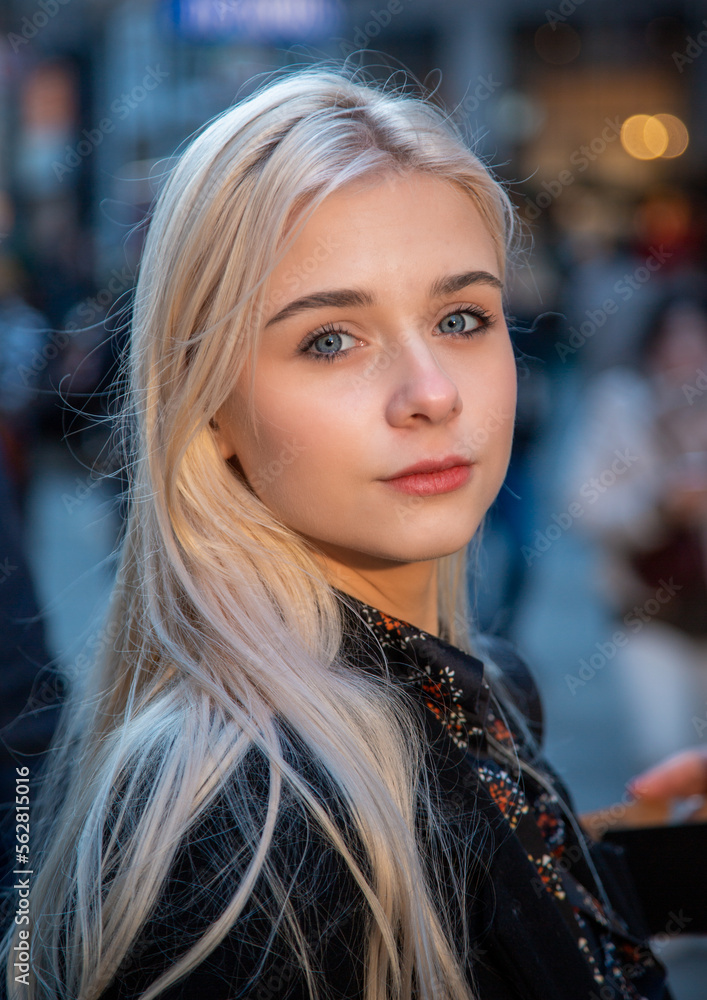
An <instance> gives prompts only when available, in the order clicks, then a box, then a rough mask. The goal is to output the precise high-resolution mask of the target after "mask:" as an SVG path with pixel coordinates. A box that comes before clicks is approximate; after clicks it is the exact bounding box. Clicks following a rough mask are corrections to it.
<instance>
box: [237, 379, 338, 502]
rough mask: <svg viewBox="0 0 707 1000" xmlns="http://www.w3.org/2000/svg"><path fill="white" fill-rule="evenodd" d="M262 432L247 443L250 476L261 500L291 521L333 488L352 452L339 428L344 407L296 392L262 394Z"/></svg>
mask: <svg viewBox="0 0 707 1000" xmlns="http://www.w3.org/2000/svg"><path fill="white" fill-rule="evenodd" d="M260 399H261V403H260V406H259V407H258V411H257V415H256V418H257V424H258V433H257V435H250V436H249V439H248V441H247V442H244V449H243V457H242V458H241V464H242V465H243V468H244V471H245V473H246V476H247V478H248V480H249V482H250V484H251V486H252V487H253V489H254V490H255V492H256V493H257V494H258V496H259V497H260V499H261V500H262V501H263V502H264V503H265V504H266V505H267V506H268V507H270V509H271V510H273V511H274V512H275V513H277V514H279V515H280V516H282V517H283V519H284V520H288V514H294V513H295V512H296V511H298V510H302V509H309V508H310V507H311V506H312V505H313V503H314V500H315V497H318V496H322V495H323V494H325V493H327V492H328V491H329V490H330V488H331V485H332V483H331V479H332V476H331V471H332V469H336V468H337V466H339V465H340V464H341V462H342V459H343V458H344V456H346V455H347V454H348V453H349V450H350V449H349V445H351V444H352V442H347V441H346V440H344V437H345V430H346V428H345V426H337V423H336V418H337V416H339V415H341V413H342V407H341V405H340V401H339V406H336V405H332V407H329V406H327V405H326V404H325V401H323V400H321V399H319V398H313V397H312V396H309V397H303V396H302V394H299V395H298V394H296V393H292V394H290V393H270V394H264V393H261V396H260Z"/></svg>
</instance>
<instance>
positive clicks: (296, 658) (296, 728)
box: [5, 66, 513, 1000]
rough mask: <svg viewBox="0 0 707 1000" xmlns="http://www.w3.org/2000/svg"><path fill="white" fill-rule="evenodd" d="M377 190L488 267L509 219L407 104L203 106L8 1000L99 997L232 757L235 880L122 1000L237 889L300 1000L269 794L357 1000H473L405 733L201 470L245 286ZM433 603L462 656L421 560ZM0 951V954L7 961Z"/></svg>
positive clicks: (330, 96)
mask: <svg viewBox="0 0 707 1000" xmlns="http://www.w3.org/2000/svg"><path fill="white" fill-rule="evenodd" d="M383 171H385V172H389V171H398V172H410V171H422V172H426V173H431V174H434V175H435V176H437V177H440V178H443V179H447V180H449V181H450V182H451V183H454V184H456V185H457V186H458V187H460V188H462V189H463V190H464V191H465V192H466V193H467V194H468V196H469V197H470V198H471V199H472V200H473V202H474V204H475V205H476V207H477V208H478V210H479V211H480V213H481V215H482V218H483V219H484V220H485V222H486V224H487V226H488V230H489V232H490V234H491V235H492V237H493V239H494V241H495V243H496V247H497V251H498V258H499V263H500V266H501V268H503V262H504V260H505V254H506V250H507V247H508V245H509V241H510V239H511V236H512V232H513V211H512V208H511V204H510V201H509V199H508V196H507V194H506V192H505V191H504V189H503V187H502V186H501V184H500V183H499V182H498V181H497V180H495V179H494V177H493V176H492V174H491V172H490V171H489V169H488V168H487V167H486V166H485V165H484V164H483V163H482V162H481V161H480V159H479V158H477V157H476V156H475V155H474V154H473V153H472V152H470V151H469V149H468V148H467V147H466V145H465V143H464V140H463V137H462V136H461V134H460V133H459V132H458V131H457V130H456V128H455V126H454V125H453V124H451V122H450V121H449V120H448V119H447V118H446V116H445V115H444V113H443V112H441V111H440V110H438V109H437V108H436V107H435V106H433V105H432V104H431V103H430V102H426V101H424V100H420V99H418V98H415V97H411V96H409V95H408V94H406V93H402V92H393V91H386V90H385V89H384V88H381V87H378V86H376V85H373V84H371V83H370V82H361V80H359V79H357V78H356V74H355V73H352V72H350V71H347V70H342V69H339V68H336V67H335V68H331V67H326V66H325V67H311V68H306V69H299V70H297V71H295V72H290V73H289V74H286V75H284V76H283V77H282V78H280V79H276V80H275V81H274V82H272V81H271V82H269V83H268V85H267V86H264V87H262V88H261V89H260V90H259V91H258V92H256V93H254V94H253V95H252V96H250V97H249V98H248V99H246V100H244V101H242V102H241V103H239V104H237V105H236V106H234V107H233V108H230V109H229V110H227V111H226V112H225V113H223V114H222V115H220V116H219V117H218V118H216V119H215V120H214V121H212V122H211V123H210V124H208V126H207V127H205V129H204V130H203V131H202V132H201V134H199V135H198V136H197V137H196V138H195V139H194V140H193V141H192V142H191V143H190V145H189V146H188V147H187V149H186V151H185V152H184V153H183V154H182V155H181V157H180V158H179V160H178V162H177V163H176V166H175V167H174V169H173V170H172V171H171V173H170V176H169V178H168V180H167V182H166V183H165V185H164V187H163V189H162V191H161V194H160V196H159V199H158V201H157V203H156V206H155V209H154V213H153V217H152V220H151V224H150V228H149V232H148V235H147V240H146V245H145V249H144V252H143V257H142V262H141V266H140V273H139V280H138V284H137V288H136V295H135V308H134V316H133V329H132V343H131V354H130V361H129V369H130V397H129V404H128V410H127V413H128V418H129V421H130V426H131V448H132V455H131V461H130V466H131V483H130V495H129V512H128V518H127V526H126V531H125V537H124V539H123V542H122V548H121V561H120V565H119V572H118V576H117V581H116V585H115V589H114V593H113V599H112V605H111V609H110V614H109V619H108V622H107V624H106V634H107V635H108V636H110V641H108V642H106V643H105V651H104V653H103V655H102V656H100V657H99V658H98V660H97V662H96V663H95V665H94V666H93V668H92V669H91V670H90V671H89V672H88V673H87V674H86V676H85V678H84V680H83V682H82V683H81V684H79V683H77V684H76V686H75V687H76V690H75V691H74V693H73V699H72V702H71V704H70V705H69V707H68V709H67V711H66V713H65V716H64V722H63V726H62V729H61V731H60V735H59V737H58V739H57V743H56V747H55V751H54V761H53V765H52V769H51V773H50V775H49V776H48V780H47V788H46V790H45V802H44V809H45V813H46V814H47V815H51V822H49V823H48V824H47V825H46V830H45V833H44V835H43V843H42V852H41V870H40V871H39V873H38V874H36V875H35V882H34V886H33V890H32V896H31V911H32V920H33V932H32V934H33V939H32V957H31V964H32V970H33V975H32V982H31V984H30V986H29V988H27V987H24V986H21V985H20V986H18V984H17V983H15V982H14V979H13V975H12V970H11V968H9V969H8V978H7V983H8V991H9V995H10V997H12V998H15V997H19V996H20V995H21V996H22V997H23V998H24V997H26V998H28V1000H39V998H43V1000H44V998H69V997H71V998H75V1000H93V998H96V997H98V996H99V995H100V993H101V991H102V990H104V989H105V988H106V987H107V986H108V985H109V983H110V982H111V980H112V979H113V978H114V977H115V975H116V973H117V970H118V969H119V967H120V965H121V962H123V961H124V960H125V959H126V956H129V953H130V949H131V948H132V947H133V946H134V945H135V942H136V940H137V939H138V937H139V934H140V931H141V928H143V927H144V925H145V923H146V921H147V919H148V916H149V914H150V912H151V910H152V908H153V907H154V905H155V903H156V901H157V900H158V898H159V896H160V892H161V890H162V888H163V886H164V885H165V882H166V879H167V877H168V874H169V871H170V866H171V865H172V864H173V863H174V861H175V857H176V855H177V852H178V848H179V845H180V843H182V842H183V840H184V837H185V835H186V833H187V831H188V830H189V828H191V827H192V826H193V825H194V823H195V822H196V820H197V819H198V818H199V817H200V816H203V815H204V812H205V810H206V809H207V807H208V806H209V804H210V803H213V802H214V800H215V797H216V796H217V795H218V794H219V793H220V792H222V791H223V790H224V789H226V788H228V787H231V788H233V787H237V786H238V783H239V782H244V781H245V778H244V776H243V762H244V760H245V757H246V754H247V753H248V751H249V750H252V749H253V748H256V749H257V750H258V751H259V752H260V753H261V754H262V755H263V757H264V758H265V759H266V761H267V763H268V765H269V792H268V799H267V811H266V819H265V822H264V824H263V823H261V824H260V826H259V828H258V829H257V830H256V832H255V836H254V843H253V859H252V862H251V863H250V864H249V866H248V868H247V870H246V871H245V872H244V873H243V876H242V880H241V881H240V884H239V885H238V887H237V891H236V892H235V894H234V895H233V898H232V899H231V900H230V902H229V903H228V905H227V906H226V908H225V909H224V911H223V914H222V916H221V917H220V918H219V919H218V920H217V921H216V922H215V923H214V924H212V925H211V926H210V928H209V929H208V931H207V932H206V933H205V934H204V935H203V936H202V937H201V938H200V939H199V941H198V942H197V943H196V944H195V945H194V947H193V948H191V950H190V951H189V952H188V954H187V955H186V956H185V957H184V958H182V959H181V960H180V961H178V962H177V963H176V964H175V965H174V966H172V967H171V968H170V969H168V970H167V971H166V972H165V973H164V974H163V975H162V976H161V977H160V978H159V980H157V981H155V983H154V984H153V985H152V986H151V987H150V988H149V989H148V990H147V991H146V992H145V993H144V994H143V1000H151V998H153V997H156V996H158V995H159V992H160V989H162V988H165V987H166V986H167V985H169V984H171V983H173V982H175V981H176V980H177V979H178V978H179V977H180V976H181V975H182V974H184V973H185V972H187V971H189V970H191V969H193V968H195V967H196V966H197V965H198V964H199V963H200V962H201V961H202V960H203V959H204V957H205V956H206V955H207V954H208V953H209V952H210V951H211V950H213V948H214V947H215V946H216V945H217V944H218V942H219V941H220V940H222V939H223V937H224V936H225V934H226V933H227V932H228V930H229V928H231V927H232V926H233V925H234V923H235V922H236V920H237V919H238V917H239V914H241V913H242V912H243V911H244V908H245V907H246V904H247V902H248V899H249V896H250V893H251V891H252V888H253V885H254V883H255V880H256V879H257V878H258V877H259V876H260V875H264V876H265V877H266V878H267V880H268V882H267V884H268V885H269V886H270V888H271V891H272V894H273V898H274V899H276V900H280V899H282V900H284V902H283V906H282V910H283V916H284V919H285V923H286V924H287V925H288V927H289V929H290V932H291V940H292V941H293V947H295V948H296V949H297V953H298V955H297V957H298V960H299V961H300V964H301V966H302V968H303V969H304V970H305V974H306V975H307V981H308V986H309V989H310V992H311V995H312V996H316V995H317V990H316V983H315V981H314V977H313V975H312V974H311V970H310V969H309V965H308V961H307V953H306V948H305V947H304V945H303V944H302V934H301V932H300V930H299V928H298V925H297V921H296V919H295V918H294V915H293V914H292V913H291V912H290V910H289V909H288V907H287V899H286V896H287V894H286V892H285V891H284V887H283V886H282V884H280V883H279V881H278V878H277V873H276V872H272V871H271V870H270V868H269V866H268V865H267V863H266V862H267V858H268V851H269V848H270V846H271V843H272V840H273V831H274V830H275V829H276V825H277V822H278V818H279V816H280V808H281V797H282V794H283V790H284V789H287V790H288V791H289V792H291V793H292V794H293V795H294V796H295V797H296V798H297V799H298V801H300V802H301V804H302V805H303V806H304V807H305V812H306V814H307V816H308V822H310V823H312V824H314V826H316V828H317V829H318V830H320V832H321V833H322V834H323V835H324V836H325V838H327V839H328V841H329V842H330V844H331V845H332V846H333V847H334V849H335V850H336V851H338V852H339V853H340V856H341V857H343V859H344V861H345V863H346V865H347V866H348V869H349V870H350V872H351V875H352V877H353V879H354V880H355V881H356V883H358V885H359V887H360V889H361V892H362V893H363V895H364V897H365V899H366V900H367V904H368V908H369V910H370V913H369V923H368V927H369V933H368V942H367V949H366V954H365V969H366V993H365V996H366V1000H392V998H400V1000H409V998H410V997H411V996H412V994H413V991H416V995H418V996H419V997H420V998H424V1000H433V998H439V997H442V996H444V997H448V998H453V1000H469V998H470V997H471V995H472V993H471V987H470V986H469V983H468V981H467V978H466V974H465V972H464V968H463V966H464V960H463V959H462V958H460V956H459V955H458V954H456V953H455V949H454V946H453V945H452V944H451V933H450V930H449V927H448V926H446V924H445V918H444V915H440V912H439V910H440V907H439V905H438V901H436V899H435V890H434V887H433V885H432V884H431V882H430V880H429V878H428V876H427V875H425V872H424V868H423V861H422V858H421V855H420V851H419V847H418V844H417V841H416V834H415V815H416V809H417V807H418V803H419V802H420V801H421V802H422V803H423V805H424V806H425V807H426V809H427V811H428V813H429V814H430V822H431V823H433V824H434V822H435V816H434V807H433V804H432V802H431V799H430V790H429V788H427V786H426V784H425V781H424V779H422V778H421V777H420V775H421V772H422V770H423V769H422V768H421V759H422V755H423V752H424V750H423V741H422V736H421V729H420V726H419V723H418V722H417V721H416V720H415V719H414V717H413V713H412V712H411V711H407V710H404V709H405V704H406V703H405V702H404V701H403V700H402V696H401V695H400V694H399V693H397V692H395V691H394V690H393V687H392V685H390V684H389V683H388V684H386V683H384V679H383V678H380V679H376V678H375V677H373V676H372V675H368V674H365V673H364V672H361V671H355V670H352V669H351V668H350V667H346V665H345V664H342V663H341V662H340V660H339V650H340V645H341V640H342V625H341V609H340V605H339V600H338V598H337V595H336V594H335V592H334V591H333V589H332V588H331V586H330V585H329V583H328V582H327V580H326V579H325V578H324V576H323V574H322V569H321V563H320V562H319V561H318V560H317V559H316V555H315V553H314V552H313V551H312V549H311V547H310V546H309V545H308V544H307V543H306V542H305V541H304V540H303V539H302V538H301V537H299V536H298V535H297V534H295V533H294V532H293V531H291V530H290V529H289V528H288V527H287V526H286V525H284V524H282V523H280V522H279V521H278V520H277V519H276V518H275V517H274V516H273V514H272V513H271V512H270V511H269V510H268V509H267V507H266V506H265V505H264V504H263V503H262V502H261V501H260V499H259V497H258V496H257V494H256V492H255V491H254V489H252V488H251V486H250V485H249V484H248V483H247V482H245V481H244V480H243V478H242V477H241V476H240V475H239V474H238V473H237V472H236V471H235V470H234V469H233V468H232V467H231V466H230V465H229V464H228V463H227V462H225V461H224V460H223V458H222V457H221V454H220V452H219V450H218V447H217V444H216V441H215V438H214V433H213V429H212V424H213V421H214V419H215V415H216V414H217V412H218V411H219V408H220V407H221V406H222V405H223V404H224V402H225V401H226V399H227V397H228V396H229V394H230V393H231V391H232V389H233V387H234V384H235V381H236V379H237V378H238V376H239V374H240V373H241V372H242V371H243V370H244V366H245V365H246V363H247V360H248V358H249V357H250V356H251V355H252V353H253V352H254V351H255V350H256V347H257V337H258V334H259V330H260V327H261V325H262V324H261V322H260V320H261V317H262V316H263V314H264V311H265V310H266V309H267V308H270V307H271V306H272V303H266V301H265V291H264V288H265V282H266V278H267V276H268V273H269V270H270V269H271V268H272V267H273V264H274V262H276V261H277V259H278V258H279V256H280V255H281V254H282V253H283V252H284V248H286V246H287V245H288V241H289V240H291V239H292V238H293V237H294V235H296V232H297V226H298V225H299V224H301V222H302V220H303V219H305V218H306V214H307V213H309V212H311V211H313V210H314V209H315V208H316V206H317V205H318V204H320V203H321V201H322V200H323V199H324V198H325V197H326V196H327V195H328V194H329V193H331V192H332V191H334V190H336V189H337V188H339V187H341V186H342V185H344V184H346V183H347V182H349V181H351V180H353V179H355V178H359V177H362V176H364V175H371V174H374V173H380V172H383ZM439 581H440V583H439V588H440V614H441V623H442V626H443V628H444V631H445V634H446V635H447V637H448V638H450V639H451V640H452V641H453V642H456V643H458V644H460V645H467V643H468V637H467V636H466V634H465V630H464V627H463V623H465V622H467V620H468V616H467V614H466V610H465V606H464V598H465V590H466V588H465V563H464V554H463V553H460V554H457V555H455V556H450V557H446V558H445V559H442V560H440V573H439ZM283 723H285V724H286V727H287V731H288V732H292V733H294V734H296V736H297V738H298V739H299V740H300V741H301V743H302V744H303V745H304V746H306V747H307V748H308V752H309V754H310V755H311V758H312V760H313V761H314V762H315V764H316V767H317V768H318V769H319V771H320V772H321V774H322V775H323V776H325V777H326V780H327V781H329V783H330V785H332V786H333V787H334V788H335V789H336V791H337V792H338V794H339V795H340V796H341V799H342V801H343V802H344V803H345V804H346V806H347V809H348V811H349V813H350V819H351V823H352V824H353V828H354V830H355V833H356V835H357V837H358V838H359V840H360V843H361V844H362V845H363V848H364V851H365V862H366V863H365V864H362V863H361V861H360V859H357V858H356V857H355V855H354V852H353V851H352V850H351V848H350V846H349V845H350V840H348V839H347V837H346V836H345V832H344V831H342V829H340V827H339V825H337V823H336V822H335V820H334V819H333V817H332V815H331V814H330V812H329V811H328V809H327V807H326V805H325V803H324V802H323V801H322V800H321V799H320V798H318V797H317V796H316V794H314V793H313V791H312V787H311V785H309V784H308V783H307V782H306V781H305V780H304V779H303V777H302V775H301V774H299V773H298V772H297V769H296V768H295V767H293V766H292V765H291V763H289V762H288V760H287V755H286V753H285V751H284V745H285V740H284V737H283V732H284V728H283ZM243 787H244V788H245V785H244V786H243ZM240 798H241V799H242V800H244V801H246V800H247V795H245V794H244V795H242V796H241V797H240ZM242 822H243V828H244V830H247V829H249V826H248V824H249V823H251V824H252V823H253V822H255V821H254V820H253V817H248V816H244V817H242ZM15 940H16V938H13V937H12V935H11V934H8V937H7V939H6V942H5V948H6V954H10V953H11V952H10V951H9V949H10V948H11V946H12V944H13V943H14V941H15ZM8 965H9V966H11V960H9V961H8Z"/></svg>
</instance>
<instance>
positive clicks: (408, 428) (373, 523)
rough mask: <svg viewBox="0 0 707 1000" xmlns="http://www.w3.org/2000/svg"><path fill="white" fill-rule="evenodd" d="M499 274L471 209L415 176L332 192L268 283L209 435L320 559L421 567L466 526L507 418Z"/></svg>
mask: <svg viewBox="0 0 707 1000" xmlns="http://www.w3.org/2000/svg"><path fill="white" fill-rule="evenodd" d="M499 273H500V272H499V265H498V261H497V259H496V253H495V250H494V245H493V242H492V240H491V237H490V236H489V233H488V230H487V229H486V227H485V225H484V223H483V221H482V219H481V216H480V215H479V213H478V211H477V210H476V208H475V207H474V205H473V203H472V202H471V200H470V199H469V198H468V197H467V196H466V195H464V194H463V193H462V192H461V191H460V190H458V189H457V188H455V187H453V186H451V185H449V184H447V183H445V182H443V181H441V180H438V179H435V178H432V177H429V176H427V175H423V174H414V175H410V176H407V177H405V178H401V177H399V176H393V175H390V176H388V175H386V176H384V177H382V178H376V179H375V180H370V179H369V180H368V181H366V182H362V181H357V182H354V183H352V184H350V185H349V186H347V187H345V188H343V189H342V190H340V191H338V192H336V193H335V194H332V195H330V196H329V197H328V198H326V200H325V201H324V202H323V203H322V205H321V206H320V207H319V208H318V209H317V210H316V211H315V212H314V214H313V215H312V216H311V218H310V219H309V220H308V222H307V224H306V225H305V226H304V228H303V229H302V231H301V233H300V235H299V237H298V238H297V240H296V242H294V244H293V245H292V246H291V248H290V249H289V251H288V252H287V254H286V255H285V256H284V258H283V259H282V260H281V261H280V262H279V263H278V265H277V267H276V268H275V270H274V271H273V272H272V274H271V276H270V279H269V283H268V289H267V295H266V303H267V305H266V309H265V312H264V322H263V330H262V337H261V340H260V346H259V348H258V351H257V355H256V357H255V361H254V371H253V372H252V373H251V372H246V373H245V375H244V376H243V377H242V379H241V381H240V383H239V384H238V385H237V387H236V389H235V391H234V392H233V394H232V396H231V398H230V399H229V401H228V403H227V404H226V406H225V407H223V409H222V410H221V411H220V413H219V414H218V417H217V420H218V431H217V438H218V441H219V446H220V448H221V451H222V454H223V456H224V458H231V457H232V456H235V457H236V458H237V460H238V462H239V463H240V466H241V468H242V469H243V471H244V473H245V475H246V477H247V478H248V480H249V482H250V484H251V486H252V487H253V489H254V490H255V492H256V493H257V494H258V496H259V497H260V498H261V500H262V501H263V502H264V503H265V504H266V505H267V506H268V507H269V508H270V510H271V511H272V512H273V513H274V514H275V515H276V516H277V517H278V518H279V519H280V520H281V521H282V522H284V523H285V524H287V525H288V526H289V527H291V528H293V529H294V530H295V531H297V532H299V533H300V534H301V535H304V536H306V537H307V538H308V539H310V540H311V541H312V542H314V544H315V545H316V546H317V547H318V548H319V549H320V550H321V551H322V552H323V553H324V554H325V556H326V555H327V554H329V555H331V557H332V558H335V559H336V560H337V561H338V562H343V563H344V564H348V565H351V566H360V565H362V564H363V563H365V564H366V565H383V564H388V563H390V562H397V563H407V562H417V561H420V560H428V559H433V558H435V557H437V556H441V555H447V554H450V553H452V552H455V551H457V550H458V549H460V548H461V547H462V546H464V545H465V544H466V543H467V542H468V541H469V540H470V539H471V537H472V535H473V534H474V532H475V531H476V529H477V527H478V525H479V523H480V521H481V518H482V517H483V515H484V513H485V512H486V510H487V508H488V507H489V506H490V504H491V503H492V501H493V499H494V497H495V496H496V494H497V492H498V490H499V489H500V487H501V484H502V482H503V478H504V476H505V473H506V468H507V465H508V460H509V456H510V448H511V440H512V434H513V420H514V412H515V400H516V368H515V361H514V357H513V350H512V346H511V342H510V339H509V336H508V329H507V327H506V323H505V320H504V317H503V313H502V301H501V288H500V280H499ZM251 374H252V377H253V390H254V396H253V400H254V406H255V426H254V427H253V426H252V425H251V423H250V422H249V421H248V420H247V419H246V413H247V408H248V395H249V388H250V384H251ZM418 467H419V468H418ZM411 469H412V470H413V471H412V472H410V470H411ZM403 474H404V475H403Z"/></svg>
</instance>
